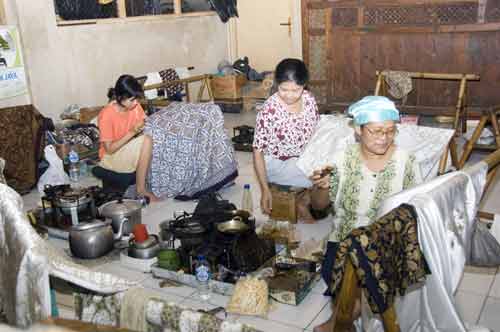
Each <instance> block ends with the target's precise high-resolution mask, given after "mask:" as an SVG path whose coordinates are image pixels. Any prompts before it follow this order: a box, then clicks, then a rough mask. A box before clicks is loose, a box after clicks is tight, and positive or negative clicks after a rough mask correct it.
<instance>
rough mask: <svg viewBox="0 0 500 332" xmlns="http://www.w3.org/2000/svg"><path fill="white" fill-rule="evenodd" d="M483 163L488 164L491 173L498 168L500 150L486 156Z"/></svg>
mask: <svg viewBox="0 0 500 332" xmlns="http://www.w3.org/2000/svg"><path fill="white" fill-rule="evenodd" d="M483 161H484V162H486V163H487V164H488V170H489V171H491V170H492V169H493V168H495V167H497V166H498V165H499V164H500V149H498V150H496V151H495V152H493V153H491V154H489V155H488V156H486V158H484V159H483Z"/></svg>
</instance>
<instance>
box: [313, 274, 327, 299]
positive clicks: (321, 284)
mask: <svg viewBox="0 0 500 332" xmlns="http://www.w3.org/2000/svg"><path fill="white" fill-rule="evenodd" d="M326 288H327V286H326V283H325V281H324V280H323V278H321V277H320V278H319V280H318V281H317V282H316V284H315V285H314V287H313V288H312V289H311V293H314V294H320V295H323V293H324V292H325V291H326ZM328 298H330V297H328Z"/></svg>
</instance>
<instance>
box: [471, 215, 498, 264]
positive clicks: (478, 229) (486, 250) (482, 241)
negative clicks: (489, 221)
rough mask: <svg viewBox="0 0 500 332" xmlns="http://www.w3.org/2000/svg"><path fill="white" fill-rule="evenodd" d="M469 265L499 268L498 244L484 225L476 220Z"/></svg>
mask: <svg viewBox="0 0 500 332" xmlns="http://www.w3.org/2000/svg"><path fill="white" fill-rule="evenodd" d="M467 263H468V264H469V265H474V266H499V265H500V244H499V243H498V241H497V240H496V239H495V237H494V236H493V234H491V233H490V231H489V229H488V227H487V226H486V224H485V223H483V222H480V221H479V220H476V222H475V223H474V230H473V232H472V238H471V252H470V257H469V261H468V262H467Z"/></svg>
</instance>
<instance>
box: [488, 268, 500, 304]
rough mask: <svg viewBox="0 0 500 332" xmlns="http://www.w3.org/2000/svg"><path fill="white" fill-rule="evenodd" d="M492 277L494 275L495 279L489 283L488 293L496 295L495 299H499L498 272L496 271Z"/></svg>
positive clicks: (499, 278)
mask: <svg viewBox="0 0 500 332" xmlns="http://www.w3.org/2000/svg"><path fill="white" fill-rule="evenodd" d="M494 277H495V280H494V281H493V284H492V285H491V291H490V293H489V296H492V297H496V298H497V299H500V272H497V274H496V275H495V276H494Z"/></svg>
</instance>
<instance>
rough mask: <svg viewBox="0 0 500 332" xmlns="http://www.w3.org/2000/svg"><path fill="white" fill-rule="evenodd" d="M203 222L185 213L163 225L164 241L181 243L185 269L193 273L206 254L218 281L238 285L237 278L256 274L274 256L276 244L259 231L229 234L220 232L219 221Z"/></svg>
mask: <svg viewBox="0 0 500 332" xmlns="http://www.w3.org/2000/svg"><path fill="white" fill-rule="evenodd" d="M223 221H225V220H220V221H213V220H212V221H211V222H208V223H207V222H206V220H201V219H200V218H199V217H196V216H193V215H192V214H188V213H184V214H181V215H180V216H177V218H175V219H173V220H169V221H166V222H164V223H162V225H161V229H162V233H161V236H162V239H163V240H164V241H167V242H168V243H170V246H171V247H173V243H174V241H175V240H176V239H178V240H180V246H179V247H177V248H176V250H177V252H178V254H179V257H180V259H181V265H182V268H183V269H184V270H185V271H186V272H188V273H191V274H193V272H194V263H195V262H196V259H197V257H198V256H200V255H203V256H204V257H205V258H206V259H207V261H208V262H209V264H210V267H211V270H212V272H213V276H214V279H216V280H219V281H225V282H234V281H235V280H236V278H237V277H239V276H241V275H244V274H246V273H248V272H252V271H255V270H256V269H258V268H259V267H260V266H262V264H263V263H264V262H266V261H267V260H268V259H270V258H271V257H273V256H274V254H275V247H274V242H273V241H272V240H268V239H260V238H259V237H258V236H257V234H256V233H255V228H254V227H251V228H250V230H248V231H246V232H243V233H241V234H225V233H222V232H220V231H218V230H217V227H216V225H217V222H223Z"/></svg>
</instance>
